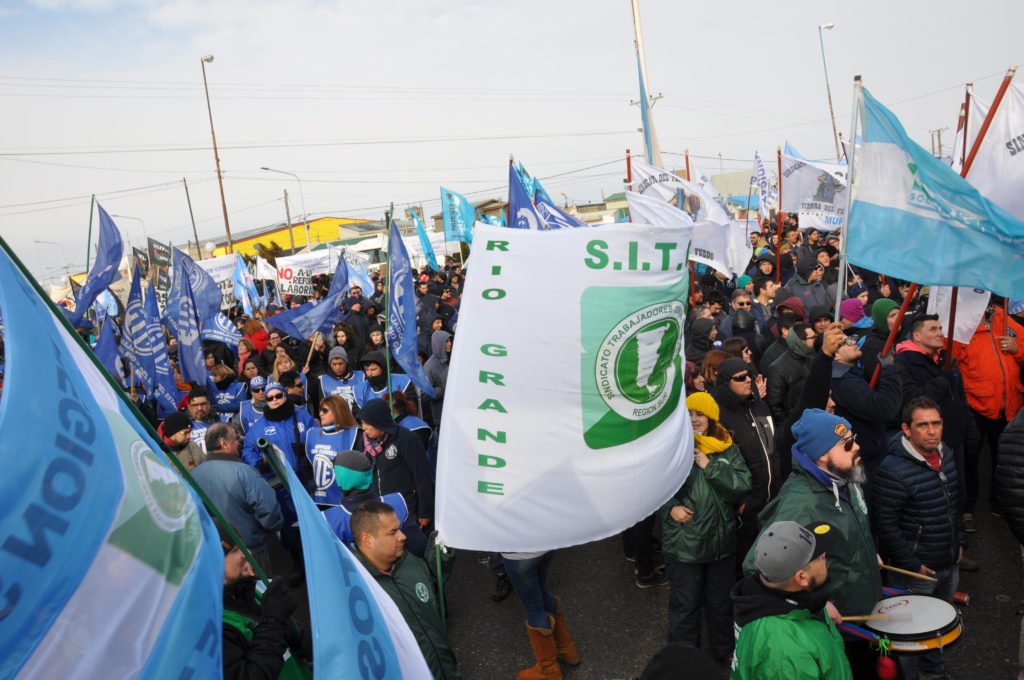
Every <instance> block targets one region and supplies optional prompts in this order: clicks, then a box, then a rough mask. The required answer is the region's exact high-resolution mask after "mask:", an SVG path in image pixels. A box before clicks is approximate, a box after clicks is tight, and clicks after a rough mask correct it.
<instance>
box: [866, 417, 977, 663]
mask: <svg viewBox="0 0 1024 680" xmlns="http://www.w3.org/2000/svg"><path fill="white" fill-rule="evenodd" d="M959 482H960V480H959V479H958V477H957V468H956V462H955V461H954V458H953V452H952V451H951V450H950V449H948V448H947V447H946V445H945V444H943V441H942V415H941V413H940V409H939V406H938V404H936V403H935V402H934V401H932V400H931V399H929V398H928V397H915V398H914V399H911V400H910V402H909V403H908V404H907V406H906V408H905V409H904V410H903V435H902V436H900V437H897V438H895V439H893V440H891V441H890V444H889V455H888V456H886V457H885V459H884V460H883V462H882V464H881V465H880V466H879V468H878V471H877V473H876V475H875V479H874V484H875V487H874V488H875V492H874V495H873V496H872V507H871V511H872V516H873V518H874V523H875V531H876V533H877V534H878V541H879V548H880V550H881V552H882V555H883V556H884V557H885V559H886V561H887V562H888V563H889V564H890V565H892V566H894V567H898V568H900V569H904V570H907V571H911V572H915V573H918V574H922V575H924V576H927V577H931V578H930V580H926V579H923V578H912V577H910V576H905V575H903V574H898V573H894V574H891V578H890V585H892V586H893V587H895V588H901V589H904V590H910V591H911V592H914V593H922V594H926V595H934V596H935V597H939V598H941V599H943V600H945V601H946V602H950V603H952V601H953V594H954V592H955V591H956V587H957V584H958V582H959V579H960V569H959V566H958V565H959V562H960V560H961V559H962V558H963V554H964V548H965V547H966V546H967V534H966V533H965V532H964V525H963V521H962V520H961V517H960V511H959V507H958V503H957V498H958V496H957V494H958V490H959ZM911 663H912V662H911V660H910V659H908V658H907V657H900V664H901V666H904V674H905V675H906V676H907V677H914V676H913V673H912V668H911V667H910V666H911ZM944 673H945V665H944V663H943V658H942V650H941V648H940V649H938V650H936V651H933V652H928V653H926V654H922V655H921V656H920V660H919V664H918V675H917V677H918V678H921V679H922V680H927V679H930V678H942V677H945V675H944Z"/></svg>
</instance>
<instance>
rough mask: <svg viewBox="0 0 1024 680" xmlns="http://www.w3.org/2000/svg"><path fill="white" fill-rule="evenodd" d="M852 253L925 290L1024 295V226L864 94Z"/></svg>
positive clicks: (861, 263)
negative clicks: (956, 288)
mask: <svg viewBox="0 0 1024 680" xmlns="http://www.w3.org/2000/svg"><path fill="white" fill-rule="evenodd" d="M861 105H862V111H863V114H862V119H863V122H864V141H863V143H862V145H861V149H860V151H859V152H858V153H857V155H856V157H855V161H854V163H855V168H856V169H855V173H856V174H855V179H854V197H853V208H852V211H851V212H852V214H851V215H850V221H849V230H848V231H849V235H848V238H849V242H848V245H847V255H848V257H849V259H850V261H851V262H853V263H854V264H856V265H859V266H861V267H866V268H868V269H870V270H872V271H876V272H880V273H883V274H888V275H890V276H896V277H899V278H902V279H907V280H909V281H916V282H918V283H920V284H923V285H942V286H961V287H969V288H981V289H983V290H990V291H992V292H994V293H998V294H1000V295H1003V296H1006V297H1022V296H1024V222H1021V221H1020V220H1017V219H1015V218H1014V217H1013V216H1012V215H1010V214H1009V213H1008V212H1006V210H1004V209H1003V208H1000V207H999V206H998V205H996V204H995V203H992V202H991V201H989V200H987V199H986V198H984V197H983V196H982V195H981V194H980V193H979V192H978V190H977V189H976V188H975V187H973V186H972V185H971V184H970V183H969V182H968V181H967V180H965V179H963V178H961V177H960V176H959V175H958V174H957V173H956V172H955V171H953V170H951V169H950V168H949V167H947V166H946V165H945V163H943V162H942V161H941V160H939V159H937V158H935V157H933V156H932V155H931V154H930V153H929V152H928V151H926V150H925V149H923V148H921V147H920V146H918V145H917V144H916V143H915V142H914V141H912V140H911V139H910V137H908V136H907V133H906V131H905V130H904V129H903V125H902V124H900V122H899V120H898V119H897V118H896V116H895V115H893V113H892V112H891V111H889V110H888V109H886V108H885V107H884V106H882V104H881V103H879V102H878V100H876V99H875V98H874V97H873V96H871V93H870V92H868V91H867V90H866V89H865V90H863V98H862V101H861Z"/></svg>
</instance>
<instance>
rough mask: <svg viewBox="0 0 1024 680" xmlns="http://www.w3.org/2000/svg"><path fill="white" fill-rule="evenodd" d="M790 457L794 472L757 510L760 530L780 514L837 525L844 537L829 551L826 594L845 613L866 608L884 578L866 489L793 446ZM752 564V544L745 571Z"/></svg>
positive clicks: (877, 597)
mask: <svg viewBox="0 0 1024 680" xmlns="http://www.w3.org/2000/svg"><path fill="white" fill-rule="evenodd" d="M793 463H794V464H793V473H792V474H791V475H790V476H789V479H787V480H786V483H785V484H783V485H782V490H781V491H779V495H778V496H777V497H776V498H775V499H774V500H773V501H771V502H770V503H769V504H768V505H766V506H765V508H764V510H762V511H761V513H760V514H759V515H758V520H759V521H760V524H761V527H762V530H763V529H764V527H768V526H770V525H771V524H772V523H774V522H780V521H784V520H790V521H793V522H796V523H798V524H800V525H807V524H810V523H812V522H828V523H829V524H831V525H832V526H834V527H835V528H837V529H839V531H840V532H841V533H842V535H843V540H841V541H839V542H838V543H836V545H835V546H833V548H832V550H830V551H829V553H828V565H829V585H828V586H826V587H827V588H830V594H829V599H830V600H831V601H832V603H833V604H834V605H835V606H836V608H837V609H838V610H839V613H840V614H843V615H844V616H854V615H860V614H870V613H871V610H872V609H873V608H874V604H875V602H877V601H878V600H880V599H882V579H881V577H880V576H879V573H878V559H877V557H876V555H877V553H876V551H875V542H874V538H873V537H872V535H871V524H870V520H869V519H868V506H867V502H866V501H865V500H864V492H863V491H862V490H861V488H860V485H859V484H853V483H842V482H839V481H837V480H835V479H833V478H832V477H831V476H830V475H829V474H828V473H826V472H825V471H824V470H822V469H821V468H819V467H818V466H817V465H815V464H814V462H813V461H811V459H810V458H808V457H807V456H805V455H804V454H803V453H801V452H800V451H799V450H798V449H797V448H796V446H794V447H793ZM755 545H756V543H755ZM756 570H757V567H756V566H755V565H754V548H753V547H751V549H750V551H749V552H748V553H747V557H746V559H745V560H744V561H743V572H744V573H746V574H752V573H754V572H755V571H756Z"/></svg>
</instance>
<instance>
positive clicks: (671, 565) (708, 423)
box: [659, 392, 750, 663]
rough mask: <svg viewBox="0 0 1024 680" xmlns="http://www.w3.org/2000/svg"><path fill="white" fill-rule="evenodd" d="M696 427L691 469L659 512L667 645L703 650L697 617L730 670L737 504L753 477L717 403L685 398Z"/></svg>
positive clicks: (698, 395) (697, 395)
mask: <svg viewBox="0 0 1024 680" xmlns="http://www.w3.org/2000/svg"><path fill="white" fill-rule="evenodd" d="M686 407H687V408H688V409H689V410H690V422H691V423H692V424H693V438H694V452H693V458H694V466H693V469H692V470H691V471H690V476H689V477H688V478H687V479H686V482H684V483H683V486H682V487H681V488H680V489H679V491H677V492H676V493H675V495H674V496H673V497H672V498H670V499H669V500H668V502H666V503H665V504H664V505H663V506H661V510H660V511H659V512H660V513H661V516H662V522H663V532H662V533H663V536H662V551H663V552H664V554H665V564H666V567H667V568H668V577H669V581H670V582H671V586H672V590H671V593H670V594H669V600H668V641H669V642H682V643H685V644H689V645H693V646H694V647H700V614H701V609H703V610H704V612H705V615H706V616H707V621H708V637H709V643H710V645H709V646H710V651H711V655H712V656H713V657H715V658H716V659H718V660H719V661H721V662H722V663H727V662H728V661H729V659H730V657H731V654H732V650H733V644H734V639H733V629H732V601H731V599H730V597H729V591H730V590H731V589H732V586H733V584H734V583H735V580H736V579H735V574H736V564H735V562H736V554H735V553H736V505H737V504H738V503H739V502H740V500H742V499H743V497H744V495H746V493H747V492H748V491H750V471H749V470H748V469H747V466H746V463H744V462H743V455H742V454H741V453H740V450H739V449H738V448H737V447H736V445H735V444H733V442H732V436H731V435H730V434H729V432H728V430H726V429H725V428H724V427H722V426H721V425H720V424H719V423H718V416H719V410H718V404H717V403H716V402H715V400H714V398H713V397H712V396H711V395H710V394H708V393H707V392H694V393H693V394H691V395H690V396H689V397H687V398H686Z"/></svg>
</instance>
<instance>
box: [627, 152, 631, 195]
mask: <svg viewBox="0 0 1024 680" xmlns="http://www.w3.org/2000/svg"><path fill="white" fill-rule="evenodd" d="M632 190H633V156H632V155H631V154H630V153H629V149H626V191H632Z"/></svg>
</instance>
